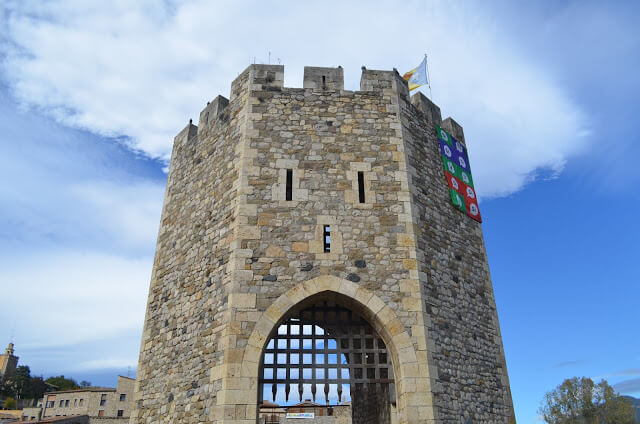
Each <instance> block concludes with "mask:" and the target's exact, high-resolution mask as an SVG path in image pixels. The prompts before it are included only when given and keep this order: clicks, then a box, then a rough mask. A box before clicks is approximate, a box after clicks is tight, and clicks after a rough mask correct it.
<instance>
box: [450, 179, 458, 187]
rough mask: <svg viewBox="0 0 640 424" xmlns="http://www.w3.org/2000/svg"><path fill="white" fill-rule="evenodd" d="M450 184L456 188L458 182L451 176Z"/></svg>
mask: <svg viewBox="0 0 640 424" xmlns="http://www.w3.org/2000/svg"><path fill="white" fill-rule="evenodd" d="M451 185H452V186H453V188H455V189H456V190H457V189H458V187H459V186H458V182H457V181H456V179H455V178H453V177H451Z"/></svg>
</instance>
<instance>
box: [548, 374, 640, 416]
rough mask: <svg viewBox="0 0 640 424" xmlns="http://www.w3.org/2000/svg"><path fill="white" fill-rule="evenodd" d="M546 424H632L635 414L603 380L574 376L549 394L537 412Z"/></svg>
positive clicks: (627, 402)
mask: <svg viewBox="0 0 640 424" xmlns="http://www.w3.org/2000/svg"><path fill="white" fill-rule="evenodd" d="M538 412H539V413H540V414H541V415H542V417H543V418H544V420H545V421H546V422H547V423H549V424H633V423H635V411H634V409H633V405H632V404H631V402H629V401H628V400H626V399H624V398H622V397H620V396H619V395H618V394H616V393H615V392H614V391H613V388H612V387H611V386H609V384H608V383H607V382H606V381H605V380H602V381H601V382H600V383H598V384H594V382H593V380H591V379H590V378H587V377H582V378H578V377H574V378H571V379H567V380H565V381H563V382H562V384H560V385H559V386H558V387H556V388H555V389H554V390H552V391H550V392H548V393H547V394H546V395H545V397H544V400H543V402H542V406H541V407H540V409H539V411H538Z"/></svg>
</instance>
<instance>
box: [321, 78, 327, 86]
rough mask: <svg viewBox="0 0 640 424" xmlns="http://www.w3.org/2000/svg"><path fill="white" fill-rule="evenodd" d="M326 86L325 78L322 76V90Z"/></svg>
mask: <svg viewBox="0 0 640 424" xmlns="http://www.w3.org/2000/svg"><path fill="white" fill-rule="evenodd" d="M326 86H327V78H326V77H325V76H324V75H323V76H322V88H326Z"/></svg>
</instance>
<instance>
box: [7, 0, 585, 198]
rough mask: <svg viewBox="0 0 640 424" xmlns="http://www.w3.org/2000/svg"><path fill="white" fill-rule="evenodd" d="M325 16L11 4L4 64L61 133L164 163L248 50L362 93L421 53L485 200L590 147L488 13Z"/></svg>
mask: <svg viewBox="0 0 640 424" xmlns="http://www.w3.org/2000/svg"><path fill="white" fill-rule="evenodd" d="M365 6H366V7H365ZM323 8H325V9H326V10H332V13H331V14H329V15H325V16H323V19H310V16H309V14H310V13H316V12H315V11H314V12H311V11H310V10H309V8H308V6H306V4H304V3H287V4H286V5H284V4H275V5H274V4H269V5H266V4H261V3H247V2H242V1H239V2H233V3H224V4H221V3H211V2H207V1H204V0H194V1H189V2H178V3H165V6H164V7H157V4H156V3H153V4H151V3H149V2H136V3H131V2H109V3H103V4H102V5H95V4H94V5H91V6H88V5H87V4H86V3H85V2H82V1H77V0H76V1H74V0H67V1H63V2H57V3H55V4H53V3H46V2H44V3H23V2H11V1H10V2H8V3H7V6H6V16H7V19H6V30H7V38H8V39H9V41H10V42H9V43H6V44H5V45H6V46H7V47H6V49H5V50H6V52H5V54H6V60H5V61H4V70H5V73H6V78H7V80H8V81H9V82H10V84H11V87H12V89H13V92H14V93H15V95H16V96H17V97H18V98H19V99H20V100H21V101H22V102H23V104H25V105H27V106H30V107H33V108H37V109H40V110H43V111H46V113H48V114H49V115H51V116H53V117H54V118H55V119H57V120H59V121H60V122H63V123H65V124H66V125H71V126H76V127H80V128H87V129H89V130H91V131H94V132H96V133H98V134H103V135H110V136H113V135H119V136H125V137H127V140H128V143H129V145H130V147H131V148H133V149H136V150H139V151H141V152H144V153H145V154H147V155H149V156H151V157H158V158H163V159H165V160H166V159H168V157H169V153H170V148H171V140H172V139H173V136H174V135H175V134H176V133H177V132H178V131H179V130H180V129H181V128H182V127H184V125H185V123H186V122H187V119H188V118H189V117H197V116H198V113H199V111H200V110H201V108H202V107H204V105H205V103H206V101H207V100H210V99H211V98H213V97H215V96H216V95H217V94H219V93H222V94H225V95H226V94H228V92H229V87H230V82H231V80H232V79H233V78H234V77H235V76H236V75H237V73H238V72H239V71H241V70H242V69H243V68H244V67H245V66H246V65H247V64H248V63H250V62H251V61H252V59H253V57H254V56H257V61H258V62H260V61H264V62H266V61H267V57H268V54H267V52H268V51H271V52H273V54H272V61H273V62H275V61H276V60H277V58H281V59H282V61H283V62H284V63H285V64H286V65H287V67H286V71H285V72H286V76H285V78H286V80H287V81H286V83H287V85H294V86H301V76H302V68H303V66H304V65H334V66H335V65H338V64H340V65H342V66H343V67H344V68H345V72H346V85H347V88H348V89H357V87H358V80H359V71H360V66H361V65H367V66H368V67H370V68H383V69H391V68H392V67H394V66H395V67H398V68H399V69H400V70H402V69H409V68H412V67H413V66H415V64H416V62H417V61H419V60H420V54H417V53H416V48H415V46H416V45H420V46H421V47H422V49H424V51H426V52H428V53H429V57H430V63H431V69H430V71H431V77H432V81H433V93H434V99H435V101H436V102H437V103H439V104H440V106H441V107H442V108H443V112H444V113H445V115H452V116H453V117H454V118H455V119H457V120H458V121H459V122H460V123H462V125H463V126H464V127H465V130H466V133H467V136H468V137H467V138H468V140H469V146H470V151H471V156H472V162H473V168H474V177H475V179H476V181H478V189H479V192H480V194H481V195H483V196H485V197H487V196H502V195H507V194H509V193H512V192H514V191H517V190H519V189H520V188H522V187H523V185H524V184H526V183H527V182H530V181H532V180H533V179H535V178H537V177H538V176H539V175H545V176H548V175H557V174H558V173H559V172H561V171H562V169H563V167H564V165H565V163H566V161H567V159H568V158H570V157H571V156H572V155H574V154H576V153H577V152H579V151H581V150H582V149H584V148H585V143H586V135H587V132H588V127H587V126H586V124H585V120H586V117H585V116H584V113H583V112H582V110H581V108H580V107H578V106H577V105H576V104H575V103H574V102H573V101H572V100H571V98H570V96H569V95H568V94H567V93H566V92H565V90H564V89H563V87H562V86H561V85H560V84H559V83H558V82H556V81H555V80H554V78H553V77H552V76H551V74H550V73H548V72H547V71H546V70H545V68H544V67H543V66H542V64H541V63H540V62H539V61H537V59H536V57H534V56H529V55H527V54H526V52H524V51H521V50H520V49H519V48H518V46H517V45H514V44H512V43H511V42H510V41H509V40H511V39H512V38H513V37H510V36H509V34H508V33H504V32H502V30H501V29H500V27H499V26H496V22H499V20H497V19H496V16H494V15H492V14H491V12H490V11H489V10H488V9H486V8H485V7H484V6H480V5H476V6H474V5H472V4H470V3H462V2H460V3H456V2H435V3H429V4H427V5H425V4H424V3H420V2H414V3H413V5H406V7H404V8H397V7H396V6H395V5H392V4H385V3H377V4H376V5H375V7H370V2H367V3H345V2H335V3H332V2H329V3H325V4H324V5H323ZM408 9H410V10H413V11H414V12H415V13H414V15H415V16H414V19H415V21H416V22H418V21H421V22H429V25H413V26H411V39H412V40H413V42H412V43H400V42H398V39H397V37H395V36H392V34H404V33H405V32H406V29H407V28H406V23H407V16H406V10H408ZM247 11H251V12H250V13H247ZM239 16H242V17H243V19H242V28H243V30H242V31H237V17H239ZM355 17H357V19H354V18H355ZM265 22H269V25H268V27H265ZM454 22H465V24H464V25H452V23H454ZM327 28H334V30H331V31H327ZM214 33H215V34H216V35H215V36H214V35H213V34H214ZM231 34H233V36H232V37H231ZM230 39H232V40H233V43H230V42H229V40H230ZM559 140H562V142H561V143H560V142H558V141H559Z"/></svg>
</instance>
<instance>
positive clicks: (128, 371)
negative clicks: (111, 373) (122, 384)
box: [127, 365, 131, 377]
mask: <svg viewBox="0 0 640 424" xmlns="http://www.w3.org/2000/svg"><path fill="white" fill-rule="evenodd" d="M127 377H131V365H129V366H127Z"/></svg>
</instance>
